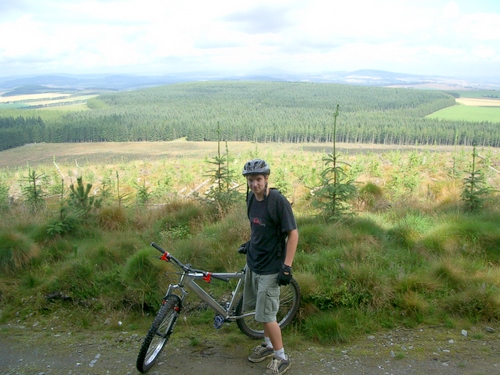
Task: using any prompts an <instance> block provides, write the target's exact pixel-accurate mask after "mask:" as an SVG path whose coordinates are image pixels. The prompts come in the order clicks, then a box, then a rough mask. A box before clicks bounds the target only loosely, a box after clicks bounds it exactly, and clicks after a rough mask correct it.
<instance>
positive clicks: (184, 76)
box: [0, 69, 500, 92]
mask: <svg viewBox="0 0 500 375" xmlns="http://www.w3.org/2000/svg"><path fill="white" fill-rule="evenodd" d="M215 80H231V81H235V80H237V81H279V82H318V83H340V84H349V85H358V86H384V87H390V86H397V87H415V88H433V89H441V90H450V89H455V90H464V89H489V90H500V78H498V77H496V78H490V79H483V80H469V79H463V78H453V77H441V76H425V75H415V74H406V73H395V72H387V71H382V70H370V69H365V70H357V71H352V72H344V71H335V72H323V73H318V74H294V73H289V72H285V71H280V70H276V69H268V70H261V71H259V72H256V73H253V74H245V75H221V74H210V73H203V72H198V73H180V74H175V75H174V74H171V75H151V76H148V75H134V74H130V75H69V74H58V75H38V76H24V77H0V91H4V92H5V91H11V90H14V89H17V88H20V87H27V86H33V85H39V86H45V89H46V90H47V89H49V88H51V89H53V90H55V89H59V91H60V90H62V89H71V90H84V89H85V90H88V89H91V90H117V91H124V90H133V89H137V88H143V87H153V86H161V85H166V84H170V83H177V82H196V81H215Z"/></svg>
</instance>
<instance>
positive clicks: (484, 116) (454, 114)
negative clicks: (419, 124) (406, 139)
mask: <svg viewBox="0 0 500 375" xmlns="http://www.w3.org/2000/svg"><path fill="white" fill-rule="evenodd" d="M427 118H431V119H443V120H449V121H467V122H493V123H496V122H498V123H500V107H473V106H468V105H462V104H457V105H454V106H452V107H448V108H444V109H441V110H439V111H437V112H434V113H431V114H430V115H428V116H427Z"/></svg>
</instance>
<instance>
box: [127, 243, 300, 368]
mask: <svg viewBox="0 0 500 375" xmlns="http://www.w3.org/2000/svg"><path fill="white" fill-rule="evenodd" d="M151 246H153V247H154V248H155V249H157V250H158V251H160V252H161V253H162V254H163V255H162V256H161V257H160V259H161V260H164V261H166V262H171V263H173V264H174V265H175V266H177V267H178V268H179V269H180V271H179V272H178V275H179V281H178V283H177V284H170V285H169V287H168V289H167V292H166V293H165V296H164V297H163V300H162V306H161V307H160V310H159V311H158V313H157V315H156V317H155V319H154V320H153V323H152V324H151V327H150V328H149V330H148V332H147V334H146V337H145V338H144V341H143V343H142V346H141V349H140V351H139V355H138V357H137V363H136V366H137V370H139V372H141V373H145V372H147V371H148V370H149V369H150V368H151V367H152V366H153V365H154V364H155V362H156V360H157V359H158V356H159V355H160V353H161V351H162V350H163V348H164V347H165V345H166V344H167V341H168V339H169V337H170V335H171V334H172V332H173V330H174V328H175V324H176V321H177V318H178V317H179V314H180V312H181V310H182V307H183V302H184V299H185V297H186V296H187V295H188V293H189V292H188V291H187V289H189V290H190V291H191V292H193V293H194V294H195V295H196V296H198V297H199V298H200V299H201V300H202V301H203V302H205V303H206V304H207V305H208V306H209V307H210V308H212V309H213V310H214V311H215V312H216V314H217V315H216V316H215V318H214V327H215V328H217V329H218V328H220V327H222V325H223V324H224V323H225V322H234V321H236V323H237V325H238V328H239V329H240V330H241V331H242V332H243V333H244V334H245V335H247V336H248V337H251V338H255V339H258V338H262V337H264V331H263V329H262V328H261V326H262V324H260V323H258V322H256V321H255V320H254V315H255V312H253V311H250V312H243V296H242V290H243V288H242V287H243V282H244V276H245V269H246V266H245V268H243V269H242V270H241V271H239V272H208V271H203V270H198V269H194V268H192V267H191V265H190V264H184V263H182V262H181V261H179V260H178V259H177V258H175V257H174V256H173V255H172V254H170V253H169V252H167V251H165V250H163V249H162V248H161V247H160V246H158V245H157V244H155V243H154V242H152V243H151ZM212 279H217V280H222V281H226V282H227V281H230V280H237V284H236V287H235V289H234V290H233V291H232V292H231V295H232V297H231V299H230V301H229V302H226V303H225V306H222V305H221V304H220V303H219V302H217V301H216V300H215V299H214V298H213V297H212V296H210V295H209V294H208V293H207V292H206V291H205V290H204V289H203V288H202V287H201V286H199V285H198V284H197V281H201V280H204V281H205V282H208V283H210V282H211V281H212ZM300 298H301V294H300V288H299V285H298V283H297V281H295V279H292V281H291V282H290V284H289V285H286V286H281V294H280V307H279V312H278V315H277V320H278V323H279V325H280V327H281V328H284V327H286V326H287V325H288V324H289V323H290V322H291V321H292V319H293V318H294V316H295V314H296V313H297V311H298V309H299V304H300Z"/></svg>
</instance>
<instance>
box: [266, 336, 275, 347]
mask: <svg viewBox="0 0 500 375" xmlns="http://www.w3.org/2000/svg"><path fill="white" fill-rule="evenodd" d="M264 341H265V342H266V345H267V347H268V348H272V347H273V344H272V342H271V339H270V338H269V337H264Z"/></svg>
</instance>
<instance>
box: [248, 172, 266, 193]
mask: <svg viewBox="0 0 500 375" xmlns="http://www.w3.org/2000/svg"><path fill="white" fill-rule="evenodd" d="M268 177H269V176H265V175H263V174H257V175H249V176H247V183H248V187H249V188H250V190H252V192H253V193H254V194H263V193H264V192H265V189H266V184H267V179H268Z"/></svg>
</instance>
